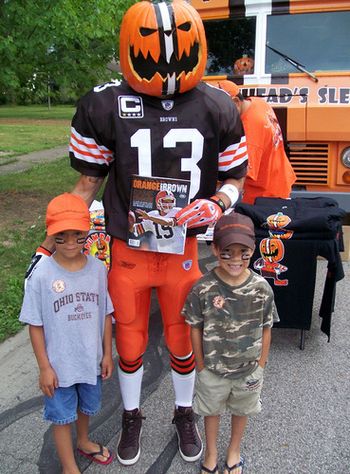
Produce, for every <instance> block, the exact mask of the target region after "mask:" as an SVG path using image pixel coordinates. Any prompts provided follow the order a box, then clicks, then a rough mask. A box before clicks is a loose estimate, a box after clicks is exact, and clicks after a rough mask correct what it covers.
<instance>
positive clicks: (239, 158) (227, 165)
mask: <svg viewBox="0 0 350 474" xmlns="http://www.w3.org/2000/svg"><path fill="white" fill-rule="evenodd" d="M246 160H248V152H247V143H246V139H245V137H244V136H243V137H242V138H241V141H240V142H239V143H235V144H233V145H230V146H228V147H227V148H226V149H225V150H224V151H223V152H221V153H220V154H219V170H220V171H227V170H229V169H231V168H235V167H236V166H240V165H241V164H242V163H244V162H245V161H246Z"/></svg>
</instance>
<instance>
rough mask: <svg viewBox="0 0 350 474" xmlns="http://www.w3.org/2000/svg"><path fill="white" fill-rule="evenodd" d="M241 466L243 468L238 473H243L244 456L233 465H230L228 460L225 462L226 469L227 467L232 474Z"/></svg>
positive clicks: (229, 473)
mask: <svg viewBox="0 0 350 474" xmlns="http://www.w3.org/2000/svg"><path fill="white" fill-rule="evenodd" d="M239 467H240V468H241V470H240V472H239V473H237V474H243V467H244V458H242V457H241V458H240V459H239V462H238V463H237V464H234V465H233V466H229V465H228V464H227V462H225V469H227V471H228V474H231V472H232V471H234V470H235V469H238V468H239ZM235 474H236V473H235Z"/></svg>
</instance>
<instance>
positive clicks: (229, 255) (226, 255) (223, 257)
mask: <svg viewBox="0 0 350 474" xmlns="http://www.w3.org/2000/svg"><path fill="white" fill-rule="evenodd" d="M219 257H220V258H221V260H232V259H233V258H236V259H240V260H249V259H250V257H251V254H250V253H248V252H247V253H242V255H232V253H231V252H220V253H219Z"/></svg>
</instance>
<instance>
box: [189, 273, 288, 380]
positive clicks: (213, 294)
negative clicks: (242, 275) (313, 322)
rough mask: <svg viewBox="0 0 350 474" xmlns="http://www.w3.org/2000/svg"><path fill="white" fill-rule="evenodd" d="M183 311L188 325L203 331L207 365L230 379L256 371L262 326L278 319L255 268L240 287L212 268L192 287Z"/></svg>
mask: <svg viewBox="0 0 350 474" xmlns="http://www.w3.org/2000/svg"><path fill="white" fill-rule="evenodd" d="M182 312H183V314H184V316H185V318H186V321H187V322H188V324H190V325H191V326H193V327H196V328H200V329H202V330H203V352H204V364H205V367H206V368H207V369H209V370H211V371H213V372H215V373H217V374H220V375H222V376H224V377H231V378H238V377H241V376H242V375H248V374H249V373H251V372H253V370H254V369H255V367H256V365H257V360H258V359H259V358H260V353H261V347H262V333H263V328H264V327H272V325H273V323H274V322H278V321H279V317H278V313H277V309H276V306H275V303H274V297H273V291H272V289H271V287H270V285H269V284H268V283H267V281H266V280H265V279H264V278H263V277H262V276H260V275H258V274H256V273H255V272H253V271H252V270H250V276H249V277H248V279H247V280H246V281H245V282H244V283H243V284H242V285H239V286H230V285H228V284H227V283H225V282H224V281H223V280H221V279H220V278H219V277H218V276H217V275H216V273H215V271H214V270H212V271H210V272H209V273H207V274H206V275H204V276H203V277H202V278H201V279H200V280H198V282H197V283H196V284H195V285H194V286H193V288H192V290H191V292H190V293H189V295H188V297H187V300H186V302H185V306H184V308H183V311H182Z"/></svg>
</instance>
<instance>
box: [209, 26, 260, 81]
mask: <svg viewBox="0 0 350 474" xmlns="http://www.w3.org/2000/svg"><path fill="white" fill-rule="evenodd" d="M204 27H205V33H206V37H207V42H208V62H207V69H206V75H238V76H242V75H244V74H253V73H254V55H255V28H256V18H255V17H249V18H235V19H230V20H215V21H206V22H205V24H204Z"/></svg>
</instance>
